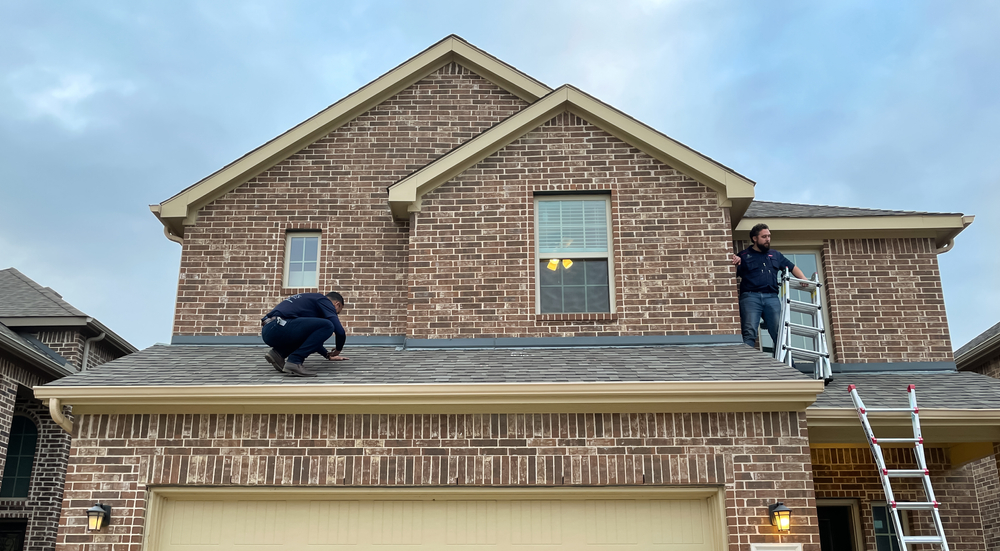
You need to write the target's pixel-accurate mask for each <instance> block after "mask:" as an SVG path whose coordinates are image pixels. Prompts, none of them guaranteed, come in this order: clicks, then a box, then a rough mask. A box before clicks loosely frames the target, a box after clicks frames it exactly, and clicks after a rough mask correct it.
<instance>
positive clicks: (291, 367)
mask: <svg viewBox="0 0 1000 551" xmlns="http://www.w3.org/2000/svg"><path fill="white" fill-rule="evenodd" d="M285 373H291V374H292V375H294V376H296V377H315V376H316V373H315V372H313V371H309V370H308V369H306V368H305V367H303V366H302V364H297V363H292V362H288V363H287V364H285Z"/></svg>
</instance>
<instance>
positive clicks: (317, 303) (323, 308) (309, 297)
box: [264, 293, 347, 356]
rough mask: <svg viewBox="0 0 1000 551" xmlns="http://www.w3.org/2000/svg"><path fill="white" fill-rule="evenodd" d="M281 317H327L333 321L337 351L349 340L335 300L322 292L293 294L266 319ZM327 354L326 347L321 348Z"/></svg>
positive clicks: (289, 318) (265, 317)
mask: <svg viewBox="0 0 1000 551" xmlns="http://www.w3.org/2000/svg"><path fill="white" fill-rule="evenodd" d="M275 316H277V317H280V318H281V319H286V320H293V319H295V318H325V319H328V320H330V321H332V322H333V333H334V334H335V335H337V351H338V352H339V351H341V350H343V349H344V343H345V342H346V341H347V332H346V331H344V326H343V325H341V324H340V318H339V317H337V310H336V308H334V306H333V301H331V300H330V299H329V298H327V297H326V295H324V294H322V293H299V294H297V295H292V296H290V297H288V298H286V299H285V300H283V301H281V302H279V303H278V305H277V306H275V307H274V308H273V309H272V310H271V311H270V312H268V313H267V314H266V315H265V316H264V319H267V318H273V317H275ZM320 352H321V353H322V354H323V355H324V356H326V355H327V351H326V349H325V348H324V349H322V350H320Z"/></svg>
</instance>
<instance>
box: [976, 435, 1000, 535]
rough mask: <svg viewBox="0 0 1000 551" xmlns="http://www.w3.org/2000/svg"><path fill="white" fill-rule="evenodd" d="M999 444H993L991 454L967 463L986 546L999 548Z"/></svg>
mask: <svg viewBox="0 0 1000 551" xmlns="http://www.w3.org/2000/svg"><path fill="white" fill-rule="evenodd" d="M998 462H1000V444H993V455H991V456H989V457H984V458H982V459H980V460H978V461H974V462H972V463H971V464H970V465H969V468H971V469H972V472H973V474H974V477H975V481H976V496H977V497H978V498H979V514H980V515H981V516H982V518H983V528H984V529H985V531H986V534H985V535H986V548H987V549H1000V475H998V473H997V471H998V470H1000V469H998V467H997V463H998Z"/></svg>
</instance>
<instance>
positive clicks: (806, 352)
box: [781, 345, 830, 359]
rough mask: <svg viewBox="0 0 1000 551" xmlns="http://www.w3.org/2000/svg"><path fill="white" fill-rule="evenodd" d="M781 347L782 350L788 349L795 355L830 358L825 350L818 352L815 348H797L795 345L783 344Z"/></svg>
mask: <svg viewBox="0 0 1000 551" xmlns="http://www.w3.org/2000/svg"><path fill="white" fill-rule="evenodd" d="M781 349H782V350H788V351H789V352H791V353H792V355H793V356H794V355H798V356H805V357H808V358H813V359H816V358H829V357H830V355H829V354H825V353H823V352H817V351H815V350H806V349H805V348H795V347H794V346H785V345H781Z"/></svg>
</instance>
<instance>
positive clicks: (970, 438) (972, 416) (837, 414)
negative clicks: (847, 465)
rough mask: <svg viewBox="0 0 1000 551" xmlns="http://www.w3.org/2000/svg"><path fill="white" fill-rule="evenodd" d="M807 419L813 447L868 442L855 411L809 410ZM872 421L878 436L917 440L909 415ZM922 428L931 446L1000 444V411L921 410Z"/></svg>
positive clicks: (884, 416)
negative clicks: (971, 443)
mask: <svg viewBox="0 0 1000 551" xmlns="http://www.w3.org/2000/svg"><path fill="white" fill-rule="evenodd" d="M806 419H807V420H808V423H809V443H810V446H811V445H813V444H858V443H866V441H865V437H864V431H863V429H862V428H861V421H859V420H858V414H857V412H856V411H854V409H847V408H843V409H842V408H809V409H807V410H806ZM868 420H869V421H870V422H871V424H872V429H873V430H874V431H875V435H876V436H881V437H883V438H902V437H910V438H912V437H913V426H912V424H911V422H910V417H909V415H899V414H892V413H870V414H869V415H868ZM920 428H921V430H922V432H923V436H924V441H925V442H927V444H928V445H935V444H937V445H954V444H956V443H969V442H1000V410H997V409H931V408H920Z"/></svg>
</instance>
